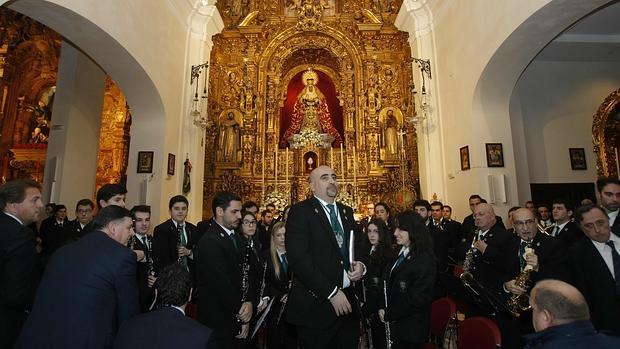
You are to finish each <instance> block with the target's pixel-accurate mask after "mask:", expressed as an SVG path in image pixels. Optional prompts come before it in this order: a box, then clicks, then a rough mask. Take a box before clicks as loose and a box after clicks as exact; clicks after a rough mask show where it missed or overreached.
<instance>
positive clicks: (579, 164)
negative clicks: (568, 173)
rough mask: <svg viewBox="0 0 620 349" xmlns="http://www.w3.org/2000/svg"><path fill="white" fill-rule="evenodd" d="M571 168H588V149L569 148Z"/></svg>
mask: <svg viewBox="0 0 620 349" xmlns="http://www.w3.org/2000/svg"><path fill="white" fill-rule="evenodd" d="M568 153H569V155H570V168H571V169H573V170H587V169H588V165H587V163H586V151H585V149H584V148H568Z"/></svg>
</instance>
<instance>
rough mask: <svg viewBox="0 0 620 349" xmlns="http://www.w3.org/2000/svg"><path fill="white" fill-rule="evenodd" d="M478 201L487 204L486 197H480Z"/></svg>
mask: <svg viewBox="0 0 620 349" xmlns="http://www.w3.org/2000/svg"><path fill="white" fill-rule="evenodd" d="M480 203H481V204H487V203H488V202H487V199H482V198H480Z"/></svg>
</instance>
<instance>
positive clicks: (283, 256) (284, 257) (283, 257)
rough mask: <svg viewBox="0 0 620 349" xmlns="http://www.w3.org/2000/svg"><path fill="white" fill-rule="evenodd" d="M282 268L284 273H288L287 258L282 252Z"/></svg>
mask: <svg viewBox="0 0 620 349" xmlns="http://www.w3.org/2000/svg"><path fill="white" fill-rule="evenodd" d="M282 269H284V273H285V274H288V260H287V259H286V253H282Z"/></svg>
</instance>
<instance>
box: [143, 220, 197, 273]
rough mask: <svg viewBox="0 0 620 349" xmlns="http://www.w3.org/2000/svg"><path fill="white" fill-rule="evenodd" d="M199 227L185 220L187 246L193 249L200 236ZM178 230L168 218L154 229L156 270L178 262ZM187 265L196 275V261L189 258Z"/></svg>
mask: <svg viewBox="0 0 620 349" xmlns="http://www.w3.org/2000/svg"><path fill="white" fill-rule="evenodd" d="M197 230H198V229H197V228H196V226H195V225H193V224H192V223H189V222H185V234H186V235H187V245H186V248H187V249H189V250H193V249H194V247H195V245H196V243H197V242H198V241H197V238H198V234H197V233H196V232H197ZM177 240H178V231H177V227H176V226H175V225H174V222H173V221H172V219H168V220H167V221H165V222H163V223H162V224H160V225H158V226H156V227H155V229H154V230H153V246H152V247H153V259H154V261H155V271H157V272H159V271H160V270H162V269H163V268H164V267H166V266H168V265H170V264H173V263H177V261H178V259H179V253H178V249H177ZM187 266H188V267H189V271H190V273H191V274H192V275H194V261H193V260H192V259H191V258H189V257H188V258H187Z"/></svg>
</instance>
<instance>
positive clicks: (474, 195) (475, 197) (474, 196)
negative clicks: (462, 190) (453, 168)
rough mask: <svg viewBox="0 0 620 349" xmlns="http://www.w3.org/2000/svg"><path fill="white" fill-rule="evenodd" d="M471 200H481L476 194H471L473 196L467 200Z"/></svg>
mask: <svg viewBox="0 0 620 349" xmlns="http://www.w3.org/2000/svg"><path fill="white" fill-rule="evenodd" d="M471 199H480V200H482V197H481V196H480V195H478V194H473V195H470V196H469V200H471Z"/></svg>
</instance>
